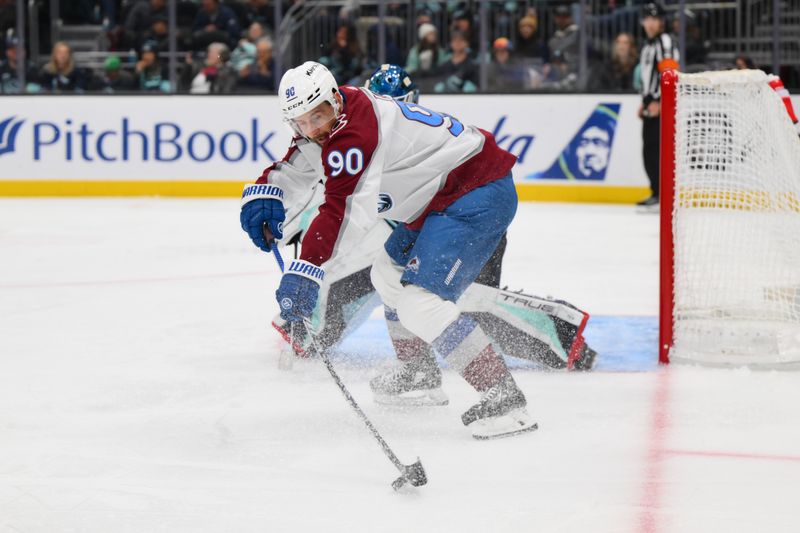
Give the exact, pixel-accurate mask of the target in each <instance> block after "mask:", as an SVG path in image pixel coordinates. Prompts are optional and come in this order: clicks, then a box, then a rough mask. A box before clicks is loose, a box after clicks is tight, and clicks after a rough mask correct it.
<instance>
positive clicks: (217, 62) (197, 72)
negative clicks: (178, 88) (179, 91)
mask: <svg viewBox="0 0 800 533" xmlns="http://www.w3.org/2000/svg"><path fill="white" fill-rule="evenodd" d="M230 55H231V53H230V50H229V49H228V46H227V45H226V44H225V43H211V44H210V45H208V49H207V50H206V60H205V63H204V64H202V65H198V64H197V63H196V62H195V61H194V60H193V59H192V57H191V55H189V56H187V57H186V65H185V66H184V69H183V72H182V73H181V80H182V82H183V85H184V86H186V85H188V86H189V92H190V93H192V94H230V93H232V92H233V89H234V87H235V86H236V81H237V77H238V76H237V74H236V71H235V70H233V68H232V67H231V66H230V65H229V64H228V61H229V60H230Z"/></svg>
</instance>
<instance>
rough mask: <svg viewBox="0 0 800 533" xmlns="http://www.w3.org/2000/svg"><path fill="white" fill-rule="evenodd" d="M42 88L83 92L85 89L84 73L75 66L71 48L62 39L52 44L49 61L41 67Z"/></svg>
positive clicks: (54, 90) (53, 90)
mask: <svg viewBox="0 0 800 533" xmlns="http://www.w3.org/2000/svg"><path fill="white" fill-rule="evenodd" d="M41 83H42V88H43V89H44V90H46V91H52V92H65V91H74V92H83V91H85V90H86V83H87V79H86V73H85V72H84V71H83V69H81V68H78V67H76V66H75V62H74V61H73V59H72V49H71V48H70V47H69V45H68V44H67V43H65V42H64V41H59V42H57V43H56V44H54V45H53V51H52V52H51V54H50V61H48V62H47V64H46V65H45V66H44V68H43V69H42V74H41Z"/></svg>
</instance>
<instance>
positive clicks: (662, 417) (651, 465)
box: [635, 368, 670, 533]
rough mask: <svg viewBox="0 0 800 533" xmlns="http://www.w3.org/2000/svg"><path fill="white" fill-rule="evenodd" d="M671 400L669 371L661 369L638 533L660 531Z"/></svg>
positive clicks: (651, 425)
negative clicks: (659, 512)
mask: <svg viewBox="0 0 800 533" xmlns="http://www.w3.org/2000/svg"><path fill="white" fill-rule="evenodd" d="M669 399H670V386H669V369H668V368H659V369H658V370H657V372H656V383H655V389H654V392H653V399H652V403H651V406H650V414H651V418H650V434H649V436H648V442H647V457H646V460H645V469H644V479H643V481H642V487H641V491H640V493H641V500H640V502H639V516H638V517H637V523H636V529H635V531H636V532H637V533H657V532H658V530H659V525H660V524H659V522H658V511H659V509H660V508H661V498H662V488H663V477H664V460H665V459H666V457H667V454H666V453H665V447H664V442H665V441H666V438H667V432H668V430H669V414H670V413H669Z"/></svg>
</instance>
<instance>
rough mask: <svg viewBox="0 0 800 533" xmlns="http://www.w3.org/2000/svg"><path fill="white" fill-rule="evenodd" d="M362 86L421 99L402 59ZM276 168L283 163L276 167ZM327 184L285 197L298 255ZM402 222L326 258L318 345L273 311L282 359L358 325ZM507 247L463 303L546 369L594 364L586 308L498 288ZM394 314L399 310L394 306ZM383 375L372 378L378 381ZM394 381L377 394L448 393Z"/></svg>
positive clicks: (390, 399) (420, 397) (400, 340)
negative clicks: (385, 250) (377, 263)
mask: <svg viewBox="0 0 800 533" xmlns="http://www.w3.org/2000/svg"><path fill="white" fill-rule="evenodd" d="M364 86H365V87H366V88H368V89H369V90H370V91H372V92H373V93H375V94H382V95H385V96H391V97H392V98H395V99H397V100H401V101H403V102H407V103H414V104H416V103H419V101H418V99H419V90H418V89H417V87H416V84H415V83H414V81H413V80H412V79H411V77H410V76H409V75H408V73H406V72H405V70H403V69H402V67H399V66H396V65H388V64H386V65H381V67H379V68H378V69H377V70H376V71H375V72H374V73H373V74H372V76H370V77H369V79H368V80H367V81H366V83H365V84H364ZM284 166H285V164H284ZM270 172H278V170H275V169H274V168H272V167H271V170H270ZM321 178H322V176H321ZM323 191H324V184H323V182H322V179H320V181H318V182H317V184H316V186H315V188H314V192H313V194H312V195H310V196H308V195H303V196H301V197H300V198H298V201H299V202H300V203H294V204H292V203H289V202H284V207H285V210H286V220H285V221H284V224H283V240H282V243H285V245H287V246H290V247H291V246H294V255H295V257H296V256H297V246H298V244H299V241H300V240H301V237H302V235H303V233H304V231H305V230H306V229H307V228H308V226H309V224H310V223H311V221H312V220H313V218H314V217H315V216H316V213H317V209H318V207H319V206H320V205H321V204H322V202H323V201H324V192H323ZM396 225H397V224H396V223H394V222H392V221H389V220H380V221H378V222H377V223H376V224H375V226H374V227H373V228H372V229H370V231H369V232H368V233H367V234H366V235H365V237H364V239H363V240H362V242H361V244H360V246H359V248H358V250H354V251H353V252H351V253H348V254H345V255H342V256H340V257H338V258H337V259H335V260H332V261H329V262H328V263H327V264H326V272H325V279H324V280H323V282H322V283H321V284H320V292H319V299H318V300H317V305H316V306H315V308H314V312H313V313H312V316H311V320H310V322H311V324H312V326H313V328H314V330H315V332H316V334H315V342H314V344H313V345H312V344H311V340H310V338H309V337H308V335H307V332H306V329H305V325H304V324H302V323H294V324H293V325H292V327H291V328H290V327H289V323H288V322H286V321H285V320H283V319H282V318H281V317H280V315H277V316H276V317H275V318H274V319H273V321H272V324H273V326H274V327H275V329H276V330H278V332H280V333H281V335H282V336H283V338H284V339H285V340H286V341H287V343H288V346H287V348H286V349H285V350H284V351H283V352H282V353H281V359H280V363H281V364H282V365H284V366H286V365H291V364H292V359H293V357H294V356H295V355H296V356H297V357H313V356H314V355H315V350H316V348H320V349H322V350H327V349H329V348H331V347H333V346H335V345H336V344H337V343H338V342H339V341H340V340H341V339H342V338H343V337H344V336H345V335H346V334H348V333H349V332H351V331H353V330H355V329H356V328H358V326H360V325H361V324H362V323H363V322H364V320H366V318H367V317H368V315H369V314H370V313H371V312H372V311H373V310H374V309H375V307H377V305H379V304H380V300H379V298H377V295H376V294H375V288H374V287H373V286H372V282H371V281H370V267H371V266H372V262H373V261H374V259H375V257H376V255H377V252H378V251H379V250H380V249H381V248H382V247H383V243H384V242H385V241H386V239H387V238H388V237H389V234H390V233H391V232H392V230H393V229H394V227H395V226H396ZM505 247H506V239H505V236H503V238H502V239H501V241H500V244H499V245H498V247H497V249H496V250H495V252H494V253H493V254H492V256H491V257H490V258H489V261H488V262H487V263H486V265H484V267H483V269H482V270H481V272H480V274H479V275H478V277H477V279H476V280H475V283H476V284H479V285H484V286H489V287H494V288H495V289H494V290H489V289H487V288H486V287H478V286H474V284H473V286H470V288H468V289H467V291H466V293H465V294H464V295H462V297H461V298H460V299H459V301H458V305H459V307H460V308H461V309H462V311H464V312H467V313H469V314H470V316H472V317H473V318H474V319H475V320H477V321H478V322H479V323H480V324H481V326H483V328H484V329H485V330H486V331H487V333H489V336H490V338H491V339H492V340H493V341H495V346H496V347H499V348H500V349H501V350H502V352H503V354H504V355H507V356H508V355H510V356H514V357H518V358H522V359H525V360H528V361H533V362H535V363H536V364H537V365H541V367H543V368H545V369H548V370H550V369H554V370H558V369H575V370H589V369H591V366H592V364H593V362H594V356H595V353H594V351H593V350H591V349H590V348H589V347H588V346H587V345H586V344H585V342H584V339H583V336H582V332H583V327H584V325H585V321H586V319H587V318H588V315H586V313H583V312H581V311H579V310H578V309H576V308H574V307H573V306H571V305H570V304H568V303H566V302H563V301H555V300H553V299H543V298H537V297H533V296H530V295H526V294H522V293H521V292H512V291H507V290H501V289H499V283H500V273H501V270H502V258H503V254H504V252H505ZM389 316H390V317H392V316H393V314H392V312H391V310H389ZM393 324H394V321H391V320H390V321H389V327H390V329H392V333H393V335H392V340H393V342H394V344H395V346H397V348H398V349H397V353H398V354H400V355H401V356H402V355H403V354H405V353H406V352H408V348H407V347H406V346H405V344H406V343H405V342H404V337H403V331H402V330H400V331H397V330H395V328H392V325H393ZM418 344H419V343H418ZM417 348H418V350H419V351H422V350H427V351H429V350H430V346H428V345H425V344H424V343H422V344H420V345H419V346H418V347H417ZM425 360H428V358H427V357H426V358H425ZM378 382H379V380H374V381H373V383H375V384H377V383H378ZM395 384H396V387H395V390H394V391H393V392H394V394H385V393H383V392H381V391H380V390H379V391H378V392H377V393H376V400H377V401H379V402H382V403H391V404H430V403H434V404H435V403H442V402H443V401H444V400H443V399H442V395H438V397H436V398H430V397H428V396H427V391H426V389H424V388H423V389H419V387H420V386H422V385H423V384H421V383H413V381H411V380H409V382H407V383H405V384H404V383H402V382H400V381H398V380H395Z"/></svg>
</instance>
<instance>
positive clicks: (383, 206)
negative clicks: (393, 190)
mask: <svg viewBox="0 0 800 533" xmlns="http://www.w3.org/2000/svg"><path fill="white" fill-rule="evenodd" d="M392 207H394V200H392V195H391V194H389V193H385V192H382V193H380V194H379V195H378V213H385V212H386V211H388V210H389V209H391V208H392Z"/></svg>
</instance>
